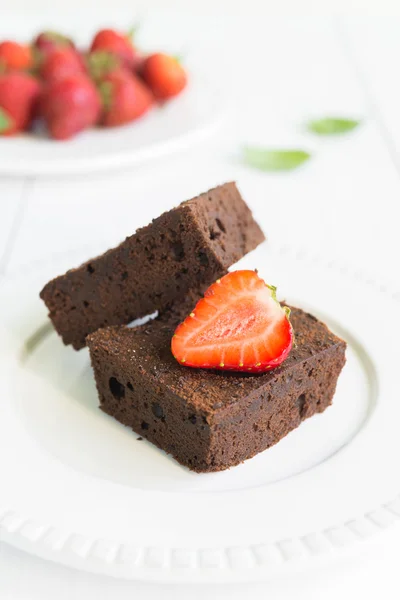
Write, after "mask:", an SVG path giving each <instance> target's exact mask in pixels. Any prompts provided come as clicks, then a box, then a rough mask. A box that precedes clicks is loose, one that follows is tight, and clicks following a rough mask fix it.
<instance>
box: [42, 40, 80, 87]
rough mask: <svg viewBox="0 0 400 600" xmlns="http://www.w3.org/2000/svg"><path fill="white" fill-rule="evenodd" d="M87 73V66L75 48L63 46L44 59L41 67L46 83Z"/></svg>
mask: <svg viewBox="0 0 400 600" xmlns="http://www.w3.org/2000/svg"><path fill="white" fill-rule="evenodd" d="M85 73H86V69H85V64H84V61H83V59H82V57H81V55H80V54H79V53H78V52H77V51H76V50H75V48H71V47H69V46H62V47H59V48H56V49H55V50H53V51H52V52H50V53H49V54H48V55H47V56H45V57H44V60H43V62H42V64H41V67H40V76H41V77H42V79H43V80H44V81H45V82H46V83H50V82H52V81H56V80H57V79H65V77H69V76H70V75H78V74H81V75H84V74H85Z"/></svg>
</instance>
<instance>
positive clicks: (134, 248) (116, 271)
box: [40, 183, 264, 350]
mask: <svg viewBox="0 0 400 600" xmlns="http://www.w3.org/2000/svg"><path fill="white" fill-rule="evenodd" d="M263 240H264V234H263V233H262V231H261V229H260V228H259V226H258V225H257V223H256V222H255V221H254V219H253V216H252V213H251V211H250V209H249V208H248V206H247V204H246V203H245V202H244V200H243V199H242V197H241V195H240V193H239V191H238V189H237V187H236V185H235V184H234V183H226V184H224V185H221V186H219V187H216V188H214V189H212V190H210V191H208V192H206V193H204V194H201V195H200V196H198V197H196V198H193V199H192V200H188V201H186V202H183V203H182V204H180V205H179V206H178V207H177V208H174V209H172V210H170V211H169V212H166V213H164V214H163V215H161V216H160V217H158V218H157V219H155V220H154V221H153V222H152V223H151V224H150V225H148V226H147V227H144V228H142V229H139V230H138V231H137V232H136V233H135V234H134V235H132V236H130V237H128V238H126V240H125V241H124V242H122V244H120V245H119V246H118V247H117V248H113V249H112V250H109V251H108V252H106V253H105V254H103V255H101V256H98V257H97V258H94V259H92V260H90V261H88V262H86V263H85V264H83V265H82V266H80V267H78V268H77V269H72V270H70V271H68V272H67V273H66V274H65V275H61V276H60V277H57V278H56V279H53V280H52V281H50V282H49V283H48V284H47V285H46V286H45V287H44V288H43V290H42V292H41V294H40V297H41V298H42V299H43V300H44V302H45V304H46V306H47V308H48V309H49V317H50V319H51V320H52V322H53V325H54V327H55V329H56V330H57V332H58V333H59V334H60V335H61V337H62V339H63V342H64V343H65V344H72V346H73V347H74V348H75V349H76V350H79V349H80V348H82V347H83V346H84V345H85V338H86V336H87V335H88V334H89V333H91V332H93V331H96V330H97V329H99V328H100V327H105V326H108V325H120V324H127V323H130V322H131V321H133V320H134V319H137V318H140V317H144V316H146V315H148V314H151V313H153V312H154V311H160V312H163V311H164V310H166V309H167V307H168V306H169V305H170V304H172V303H173V302H174V301H176V300H179V299H183V298H184V297H185V296H186V295H187V293H188V292H189V291H190V290H191V289H199V288H200V287H201V286H202V285H204V284H206V285H210V284H211V283H212V282H213V281H215V280H216V279H218V277H221V276H222V275H224V274H225V272H226V270H227V269H228V267H230V266H231V265H232V264H233V263H235V262H236V261H238V260H239V259H240V258H242V256H244V255H245V254H247V253H248V252H249V251H250V250H253V249H254V248H256V247H257V246H258V245H259V244H260V243H261V242H262V241H263Z"/></svg>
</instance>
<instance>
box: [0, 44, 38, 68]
mask: <svg viewBox="0 0 400 600" xmlns="http://www.w3.org/2000/svg"><path fill="white" fill-rule="evenodd" d="M32 66H33V54H32V50H31V49H30V47H29V46H26V45H25V44H19V43H18V42H13V41H11V40H6V41H4V42H1V43H0V68H2V69H3V70H5V71H24V70H27V69H30V68H31V67H32Z"/></svg>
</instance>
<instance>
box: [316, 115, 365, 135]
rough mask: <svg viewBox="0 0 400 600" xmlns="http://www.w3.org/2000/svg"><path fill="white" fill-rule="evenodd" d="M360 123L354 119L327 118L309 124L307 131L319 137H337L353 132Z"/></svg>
mask: <svg viewBox="0 0 400 600" xmlns="http://www.w3.org/2000/svg"><path fill="white" fill-rule="evenodd" d="M359 124H360V121H355V120H354V119H340V118H335V117H326V118H323V119H318V120H316V121H310V122H309V123H307V129H308V130H309V131H311V132H312V133H316V134H317V135H337V134H342V133H347V132H349V131H353V129H355V128H356V127H358V126H359Z"/></svg>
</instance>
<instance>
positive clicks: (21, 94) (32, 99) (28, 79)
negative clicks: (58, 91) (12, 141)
mask: <svg viewBox="0 0 400 600" xmlns="http://www.w3.org/2000/svg"><path fill="white" fill-rule="evenodd" d="M39 94H40V84H39V82H38V81H37V80H36V79H34V77H32V76H31V75H28V74H27V73H20V72H14V73H6V74H5V75H1V76H0V135H12V134H14V133H17V132H19V131H23V130H25V129H27V128H28V127H29V125H30V124H31V121H32V117H33V112H34V108H35V104H36V102H37V99H38V97H39Z"/></svg>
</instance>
